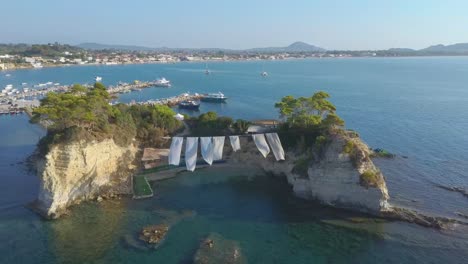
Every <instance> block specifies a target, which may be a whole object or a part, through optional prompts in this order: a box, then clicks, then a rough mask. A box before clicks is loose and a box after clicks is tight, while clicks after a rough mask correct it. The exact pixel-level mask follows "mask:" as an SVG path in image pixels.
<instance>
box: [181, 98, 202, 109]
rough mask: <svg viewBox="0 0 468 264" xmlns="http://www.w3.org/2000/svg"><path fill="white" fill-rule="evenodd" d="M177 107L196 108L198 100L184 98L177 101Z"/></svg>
mask: <svg viewBox="0 0 468 264" xmlns="http://www.w3.org/2000/svg"><path fill="white" fill-rule="evenodd" d="M179 108H181V109H189V110H198V109H199V108H200V102H199V101H195V100H186V101H182V102H180V103H179Z"/></svg>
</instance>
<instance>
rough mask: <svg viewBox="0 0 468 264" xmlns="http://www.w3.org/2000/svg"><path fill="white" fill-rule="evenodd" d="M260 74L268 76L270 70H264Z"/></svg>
mask: <svg viewBox="0 0 468 264" xmlns="http://www.w3.org/2000/svg"><path fill="white" fill-rule="evenodd" d="M260 75H262V76H263V77H267V76H268V72H266V71H263V72H262V73H260Z"/></svg>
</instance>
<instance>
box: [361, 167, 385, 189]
mask: <svg viewBox="0 0 468 264" xmlns="http://www.w3.org/2000/svg"><path fill="white" fill-rule="evenodd" d="M379 181H380V173H379V171H373V170H366V171H364V172H363V173H362V174H361V176H360V177H359V183H360V184H361V186H364V187H366V188H369V187H377V186H378V185H379Z"/></svg>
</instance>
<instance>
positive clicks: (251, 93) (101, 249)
mask: <svg viewBox="0 0 468 264" xmlns="http://www.w3.org/2000/svg"><path fill="white" fill-rule="evenodd" d="M264 67H265V70H266V71H268V72H269V77H268V78H262V77H261V76H260V71H261V70H262V63H261V62H219V63H210V64H209V68H210V70H211V71H212V74H211V75H209V76H206V75H204V74H203V72H204V68H205V64H199V63H179V64H153V65H127V66H85V67H63V68H47V69H40V70H19V71H13V72H9V73H10V74H11V76H9V77H7V76H5V72H2V73H0V87H3V86H4V85H6V84H13V85H15V86H18V87H19V86H20V85H21V83H22V82H27V83H28V84H37V83H44V82H48V81H52V82H60V83H62V84H72V83H86V82H89V83H91V82H92V81H93V78H94V76H96V75H99V76H102V77H103V81H104V83H105V84H110V85H111V84H116V83H117V82H118V81H125V82H130V81H133V80H153V79H156V78H158V77H162V76H164V77H166V78H168V79H170V80H171V81H172V82H173V87H172V88H169V89H165V88H150V89H146V90H143V91H141V92H133V93H130V94H125V95H122V96H121V97H120V99H119V100H120V101H122V102H129V101H131V100H137V101H140V100H147V99H154V98H162V97H168V96H172V95H177V94H180V93H183V92H187V91H189V92H198V93H204V92H217V91H222V92H224V93H225V94H226V96H228V97H229V100H228V103H227V104H222V105H217V104H202V106H201V112H204V111H210V110H212V111H216V112H218V113H219V114H220V115H229V116H233V117H236V118H245V119H259V118H276V117H277V112H276V111H275V109H274V108H273V105H274V103H275V102H276V101H278V100H279V99H280V98H281V97H282V96H284V95H295V96H309V95H311V94H312V93H314V92H315V91H318V90H325V91H327V92H328V93H330V95H331V96H332V99H331V100H332V101H333V103H334V104H335V105H336V106H337V108H338V112H339V114H340V115H341V116H342V117H343V118H344V119H345V121H346V126H347V127H348V128H352V129H355V130H356V131H358V132H359V134H360V135H361V137H362V138H363V139H364V140H365V141H366V142H367V143H368V144H369V145H370V146H371V147H381V148H385V149H388V150H389V151H391V152H393V153H396V154H398V155H399V157H397V158H396V159H393V160H376V161H375V162H376V163H377V165H378V166H379V167H380V168H381V170H382V171H383V173H384V175H385V176H386V179H387V185H388V188H389V192H390V196H391V199H392V200H391V202H392V203H394V204H397V205H400V206H406V207H411V208H414V209H417V210H419V211H422V212H425V213H427V214H432V215H439V216H447V217H451V218H458V219H460V220H465V221H468V220H467V219H463V218H461V216H460V215H461V214H465V215H468V197H466V196H463V195H462V194H461V193H458V192H452V191H447V190H445V189H443V188H440V187H438V186H445V187H457V188H466V189H468V132H467V131H468V58H466V57H455V58H444V57H440V58H435V57H433V58H395V59H387V58H385V59H383V58H363V59H357V58H356V59H314V60H296V61H269V62H266V63H265V66H264ZM43 134H44V131H42V130H41V129H40V128H38V127H36V126H33V125H30V124H28V121H27V117H26V116H21V117H20V116H17V117H10V116H0V263H106V262H113V263H190V260H191V258H192V256H193V254H194V252H195V250H196V248H197V246H198V244H199V241H200V239H202V238H203V237H205V236H206V235H207V234H209V233H212V232H214V233H218V234H220V235H221V236H223V237H224V238H226V239H228V240H232V241H236V243H238V245H239V247H240V249H241V252H242V254H243V256H244V257H245V259H246V260H247V261H248V262H249V263H382V262H385V263H415V262H420V263H441V262H445V263H464V262H466V258H467V257H468V230H467V228H466V227H464V226H458V227H455V229H454V230H445V231H438V230H434V229H428V228H423V227H420V226H417V225H414V224H408V223H403V222H382V221H374V220H372V219H368V220H366V221H364V222H361V221H359V223H357V222H356V221H352V220H350V219H354V218H355V217H365V216H362V215H357V214H354V213H350V212H343V211H339V210H333V209H330V208H326V207H322V206H320V205H317V204H315V203H311V202H306V201H302V200H300V199H296V198H294V196H293V195H292V193H291V191H290V189H289V187H288V186H287V184H285V183H284V182H282V181H280V180H278V179H271V178H268V177H267V176H262V175H258V176H257V177H252V176H251V175H252V173H251V172H247V171H242V170H235V171H233V170H227V171H226V170H225V169H224V170H222V169H220V168H219V169H215V168H213V169H209V170H198V171H196V172H195V173H193V174H184V175H182V176H181V177H179V178H175V179H171V180H168V181H164V182H159V183H157V185H155V186H154V188H155V192H156V193H157V196H156V197H154V198H152V199H149V200H144V201H133V200H120V201H109V202H104V203H100V204H97V203H93V202H91V203H84V204H82V205H80V206H77V207H75V208H73V210H72V214H71V216H69V217H66V218H63V219H60V220H58V221H43V220H41V219H40V218H39V217H38V216H36V215H35V214H34V213H32V212H30V211H29V210H28V209H25V208H24V205H25V204H26V203H28V202H29V201H32V200H33V199H34V198H35V196H36V194H37V188H38V179H37V178H36V177H35V176H34V175H31V173H30V172H28V171H27V169H26V168H25V165H24V164H23V161H24V160H25V158H26V157H27V156H28V155H29V154H30V153H31V152H32V151H33V150H34V147H35V144H36V142H37V140H38V139H39V138H40V137H41V136H42V135H43ZM403 156H405V157H407V158H403ZM249 175H250V176H249ZM161 222H166V223H169V224H171V226H172V227H171V230H170V232H169V235H168V237H167V240H166V241H165V243H164V244H163V246H162V247H161V248H159V249H158V250H156V251H144V250H142V249H138V247H137V246H135V245H136V244H137V243H136V242H135V241H134V240H135V234H136V232H137V231H138V230H139V229H140V228H141V227H142V226H144V225H148V224H157V223H161Z"/></svg>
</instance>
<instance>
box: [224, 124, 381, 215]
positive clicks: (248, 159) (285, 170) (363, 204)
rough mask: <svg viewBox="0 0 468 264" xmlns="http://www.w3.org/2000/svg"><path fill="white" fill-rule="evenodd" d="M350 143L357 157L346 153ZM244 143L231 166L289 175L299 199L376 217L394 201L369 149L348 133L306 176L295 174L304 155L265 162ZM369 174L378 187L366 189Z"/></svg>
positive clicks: (339, 137)
mask: <svg viewBox="0 0 468 264" xmlns="http://www.w3.org/2000/svg"><path fill="white" fill-rule="evenodd" d="M348 140H352V141H353V142H354V143H355V144H354V147H355V149H354V150H355V151H356V152H355V153H354V154H355V155H350V154H348V153H345V152H344V151H343V150H344V147H345V145H346V143H347V141H348ZM241 141H242V143H241V145H242V150H241V151H238V152H233V153H230V156H231V157H230V160H229V162H231V163H235V164H243V165H244V166H255V167H260V168H261V169H263V170H264V171H266V172H269V173H272V174H274V175H285V176H286V177H287V180H288V183H289V184H290V185H291V186H292V189H293V192H294V193H295V195H296V196H298V197H301V198H304V199H309V200H316V201H319V202H321V203H323V204H327V205H331V206H334V207H339V208H346V209H351V210H355V211H361V212H366V213H370V214H374V215H380V214H381V212H383V211H386V210H388V207H389V205H388V200H389V199H390V197H389V195H388V190H387V187H386V184H385V180H384V178H383V175H382V174H381V173H380V171H379V170H378V169H377V168H376V167H375V165H374V164H373V162H372V160H371V159H370V157H369V156H370V153H371V151H370V150H369V148H368V147H367V145H366V144H365V143H363V142H362V141H361V140H360V139H359V138H357V137H354V138H350V137H349V136H348V135H347V134H346V133H344V134H337V135H334V136H332V138H331V140H330V142H329V143H328V144H327V145H326V146H325V149H324V150H323V154H322V155H321V158H320V159H319V160H318V161H311V162H310V163H309V165H308V169H307V173H306V175H298V174H296V173H293V169H294V167H295V164H296V163H297V161H299V160H301V159H304V156H303V155H302V154H297V153H293V152H287V153H286V160H285V161H279V162H278V161H276V160H275V159H274V157H273V155H272V154H271V153H270V155H269V156H268V157H267V158H264V157H263V156H262V155H261V154H260V153H259V151H258V150H257V148H256V147H255V144H254V143H253V142H252V141H251V140H250V139H247V138H242V139H241ZM356 154H357V156H358V158H357V159H356ZM365 171H374V172H375V173H376V178H377V181H376V184H375V186H372V187H369V186H363V185H362V183H361V175H362V174H363V173H364V172H365Z"/></svg>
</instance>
